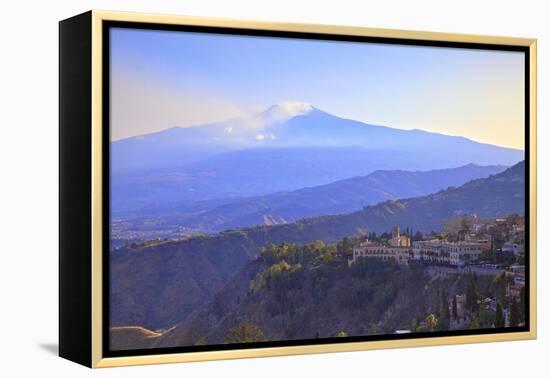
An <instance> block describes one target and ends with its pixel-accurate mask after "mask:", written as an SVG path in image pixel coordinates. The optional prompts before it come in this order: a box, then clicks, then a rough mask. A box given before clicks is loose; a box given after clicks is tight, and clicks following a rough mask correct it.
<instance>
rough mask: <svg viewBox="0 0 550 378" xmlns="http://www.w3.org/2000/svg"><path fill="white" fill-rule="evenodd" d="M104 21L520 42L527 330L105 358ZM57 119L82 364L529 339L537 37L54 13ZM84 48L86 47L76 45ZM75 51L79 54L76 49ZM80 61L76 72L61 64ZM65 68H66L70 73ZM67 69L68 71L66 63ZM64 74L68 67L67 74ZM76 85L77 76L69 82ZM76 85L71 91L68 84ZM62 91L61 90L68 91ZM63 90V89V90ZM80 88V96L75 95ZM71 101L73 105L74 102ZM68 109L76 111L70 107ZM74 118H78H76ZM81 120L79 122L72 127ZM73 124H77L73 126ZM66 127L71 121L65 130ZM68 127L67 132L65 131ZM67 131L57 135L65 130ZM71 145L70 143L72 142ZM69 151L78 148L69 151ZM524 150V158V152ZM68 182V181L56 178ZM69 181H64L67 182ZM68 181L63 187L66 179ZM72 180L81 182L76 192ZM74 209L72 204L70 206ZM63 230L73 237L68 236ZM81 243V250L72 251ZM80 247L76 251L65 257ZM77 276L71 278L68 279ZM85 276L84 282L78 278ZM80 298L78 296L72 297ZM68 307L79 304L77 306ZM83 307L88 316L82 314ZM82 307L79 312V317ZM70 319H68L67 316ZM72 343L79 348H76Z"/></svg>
mask: <svg viewBox="0 0 550 378" xmlns="http://www.w3.org/2000/svg"><path fill="white" fill-rule="evenodd" d="M106 22H130V23H140V24H157V25H176V26H177V25H188V26H201V27H203V26H206V27H216V28H238V29H245V30H256V31H257V30H261V31H273V32H296V33H315V34H321V35H322V34H327V35H344V36H357V37H376V38H381V39H384V38H396V39H400V40H414V41H434V42H453V43H455V42H456V43H468V44H480V45H484V44H487V45H504V46H520V47H523V48H525V49H527V50H528V56H529V66H528V75H529V76H528V77H526V84H528V85H529V102H528V115H527V117H528V122H529V136H528V142H529V145H528V146H527V145H526V151H528V154H529V156H528V159H529V166H528V169H529V170H528V173H529V176H528V182H529V186H528V187H529V193H528V197H529V235H526V239H527V238H528V240H529V252H528V253H529V276H528V278H527V279H528V282H529V293H528V295H529V302H528V303H529V330H528V331H525V332H506V333H491V334H476V335H457V336H442V337H439V336H433V337H428V338H405V339H399V340H379V341H361V342H346V343H330V344H314V345H300V346H276V347H266V348H253V349H230V350H215V351H203V352H189V353H169V354H155V355H137V356H122V357H105V356H104V353H103V346H104V345H105V344H104V341H105V340H104V333H103V326H104V324H103V318H104V308H103V301H104V287H103V276H104V274H107V273H106V272H105V271H104V251H103V249H104V244H103V241H104V238H105V235H104V224H103V222H104V221H103V219H104V218H103V215H104V214H103V212H104V210H105V207H104V203H103V193H104V190H105V187H104V180H103V177H104V176H103V167H104V164H105V162H104V161H103V156H104V155H103V149H104V148H105V135H103V133H102V132H103V126H102V123H103V122H104V120H105V114H104V111H103V108H104V104H105V103H104V98H103V91H104V88H103V86H104V81H103V68H104V64H105V59H104V58H105V56H104V44H103V42H104V41H103V37H104V34H103V30H104V24H105V23H106ZM60 30H61V32H60V76H61V78H60V88H61V92H62V93H61V95H60V127H61V143H60V145H61V147H60V148H61V152H60V153H61V158H60V160H61V162H60V164H61V168H62V169H61V178H60V180H61V188H62V189H61V194H60V200H61V203H60V207H61V216H60V218H61V229H60V235H61V236H60V355H61V356H62V357H65V358H68V359H70V360H73V361H76V362H78V363H81V364H83V365H86V366H89V367H94V368H96V367H114V366H129V365H143V364H160V363H174V362H190V361H208V360H219V359H238V358H251V357H268V356H284V355H301V354H311V353H328V352H348V351H360V350H371V349H388V348H403V347H423V346H436V345H449V344H466V343H482V342H495V341H513V340H529V339H535V338H536V336H537V323H536V322H537V316H536V314H537V291H536V289H537V277H536V272H537V263H536V243H537V240H536V235H537V232H536V227H537V217H536V214H537V206H536V203H537V153H536V148H537V147H536V145H537V134H536V123H537V119H536V117H537V109H536V98H537V90H536V82H537V80H536V69H537V64H536V61H537V58H536V54H537V52H536V51H537V42H536V39H529V38H513V37H500V36H482V35H468V34H452V33H435V32H424V31H407V30H392V29H377V28H365V27H351V26H335V25H317V24H294V23H275V22H259V21H246V20H230V19H217V18H208V17H187V16H174V15H160V14H144V13H127V12H110V11H96V10H94V11H90V12H87V13H85V14H83V15H80V16H76V17H74V18H71V19H68V20H66V21H62V22H61V24H60ZM83 49H84V50H85V51H86V53H84V54H83V53H82V51H83ZM76 55H79V58H76V57H75V56H76ZM70 64H74V65H78V64H80V69H81V71H78V69H77V68H74V67H69V65H70ZM71 70H73V71H74V72H73V71H71ZM75 70H76V71H75ZM71 72H72V73H71ZM75 83H76V84H75ZM75 85H77V87H76V88H77V89H75ZM69 92H70V95H69ZM64 93H65V94H64ZM80 94H81V95H80ZM76 101H78V102H79V104H75V102H76ZM75 109H80V111H76V112H75ZM75 122H79V123H80V124H78V125H77V124H75ZM82 122H86V123H88V125H89V126H88V125H81V123H82ZM77 127H78V128H80V130H81V131H78V130H75V128H77ZM71 128H72V129H71ZM71 133H73V134H71ZM74 133H77V134H78V135H76V138H79V140H80V141H81V142H82V143H83V144H84V145H89V148H88V149H87V150H84V151H81V152H80V153H89V156H88V158H89V163H90V165H89V167H85V168H86V169H85V172H81V173H79V174H81V175H83V176H82V177H85V178H84V179H83V181H81V183H80V184H78V185H76V186H75V184H74V174H76V173H75V172H76V170H82V169H83V167H82V166H78V167H74V166H71V165H70V164H71V163H70V162H68V160H70V157H69V155H67V154H70V153H71V151H72V153H77V150H74V149H72V150H71V147H67V146H69V144H74V143H75V142H74V139H75V134H74ZM64 135H66V137H64ZM75 148H78V147H75ZM77 156H78V155H77ZM526 158H527V156H526ZM64 180H67V181H64ZM68 180H72V181H73V183H72V184H69V183H68ZM68 185H72V187H70V188H69V187H68ZM79 185H81V187H80V189H82V190H80V191H79ZM81 196H86V198H87V200H86V202H84V203H83V205H82V206H84V209H85V210H86V211H85V212H84V213H83V214H82V213H80V216H84V217H89V218H87V219H88V220H87V221H82V222H80V223H79V222H75V221H74V220H75V219H76V218H75V217H78V215H76V214H73V213H71V210H70V209H68V207H69V206H72V205H73V204H74V203H75V201H79V200H81V199H82V197H81ZM75 211H76V210H75ZM69 233H71V234H72V235H74V236H73V239H70V238H69V237H68V235H69ZM81 251H83V252H82V253H81ZM71 254H73V255H74V254H80V257H77V256H76V257H75V256H70V255H71ZM77 276H78V277H77ZM86 282H89V284H86ZM77 296H79V297H80V298H76V297H77ZM74 307H79V309H78V310H76V309H75V308H74ZM88 313H89V314H88ZM83 314H88V315H86V316H84V317H83ZM77 318H78V319H79V320H75V319H77ZM77 349H78V350H77Z"/></svg>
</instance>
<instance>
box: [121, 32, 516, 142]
mask: <svg viewBox="0 0 550 378" xmlns="http://www.w3.org/2000/svg"><path fill="white" fill-rule="evenodd" d="M110 43H111V55H110V56H111V62H110V65H111V88H110V91H111V92H110V93H111V115H110V117H111V139H112V140H118V139H123V138H127V137H130V136H135V135H143V134H147V133H151V132H155V131H160V130H163V129H167V128H170V127H174V126H180V127H187V126H193V125H199V124H205V123H210V122H216V121H224V120H227V119H230V118H235V117H245V116H248V115H252V114H255V113H258V112H261V111H263V110H265V109H267V108H268V107H270V106H271V105H274V104H277V103H280V102H282V101H300V102H306V103H309V104H311V105H313V106H314V107H316V108H318V109H321V110H323V111H325V112H328V113H331V114H333V115H336V116H339V117H343V118H350V119H354V120H358V121H362V122H365V123H369V124H375V125H382V126H388V127H393V128H399V129H407V130H408V129H423V130H427V131H433V132H439V133H443V134H447V135H460V136H464V137H467V138H470V139H473V140H476V141H479V142H484V143H490V144H495V145H500V146H505V147H513V148H518V149H524V63H525V62H524V56H523V53H520V52H501V51H491V50H474V49H458V48H441V47H419V46H405V45H388V44H373V43H359V42H340V41H316V40H304V39H287V38H272V37H251V36H235V35H233V36H232V35H222V34H204V33H190V32H178V31H154V30H138V29H126V28H114V29H112V31H111V40H110Z"/></svg>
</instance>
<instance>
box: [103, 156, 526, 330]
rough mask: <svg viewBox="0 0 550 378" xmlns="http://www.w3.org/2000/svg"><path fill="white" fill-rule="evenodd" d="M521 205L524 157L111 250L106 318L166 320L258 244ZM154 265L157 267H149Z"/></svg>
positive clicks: (217, 285) (434, 226)
mask: <svg viewBox="0 0 550 378" xmlns="http://www.w3.org/2000/svg"><path fill="white" fill-rule="evenodd" d="M524 211H525V163H524V162H523V161H522V162H520V163H518V164H516V165H514V166H513V167H511V168H508V169H506V170H505V171H503V172H501V173H498V174H495V175H492V176H490V177H488V178H481V179H476V180H472V181H469V182H468V183H466V184H464V185H462V186H460V187H458V188H449V189H445V190H442V191H439V192H437V193H434V194H431V195H428V196H422V197H416V198H409V199H401V200H392V201H385V202H382V203H379V204H377V205H371V206H367V207H365V208H364V209H362V210H360V211H356V212H353V213H350V214H343V215H332V216H322V217H315V218H309V219H303V220H299V221H296V222H294V223H291V224H284V225H277V226H260V227H253V228H245V229H235V230H229V231H225V232H222V233H219V234H216V235H213V236H209V237H197V238H192V239H189V240H186V241H180V242H170V243H164V244H159V245H154V246H149V247H139V248H137V249H136V248H125V249H122V250H120V251H116V252H112V253H111V254H110V259H111V287H110V290H111V294H110V295H111V307H110V309H111V324H110V325H111V326H131V325H139V326H143V327H146V328H149V329H153V330H157V329H159V328H168V327H171V326H173V325H174V324H176V323H179V322H182V321H184V320H185V319H186V318H187V317H188V316H189V314H191V313H192V312H193V311H194V310H196V309H197V308H199V306H201V305H202V304H204V303H206V302H207V301H209V300H210V299H211V298H212V297H213V295H215V294H216V293H217V292H218V291H219V290H221V288H222V287H223V286H224V285H225V284H226V283H227V282H228V280H229V279H230V277H231V276H232V275H233V274H234V273H235V272H236V271H237V270H238V269H239V268H240V267H242V266H243V265H244V264H245V263H246V262H247V261H248V260H249V259H250V258H252V257H254V256H256V254H257V253H258V249H259V248H260V247H261V246H266V245H269V244H280V243H283V242H289V243H310V242H313V241H315V240H322V241H324V242H335V241H337V240H340V239H342V238H343V237H345V236H351V235H358V234H363V233H365V232H368V231H376V232H383V231H388V230H391V228H392V227H393V226H395V225H400V226H401V227H402V228H404V227H407V226H411V227H413V228H414V229H415V230H418V231H430V230H439V229H440V228H441V224H442V221H443V220H444V219H446V218H449V217H452V216H456V215H461V214H470V213H473V212H475V213H477V214H478V215H479V216H483V217H485V216H504V215H508V214H512V213H518V214H524ZM152 267H154V269H152Z"/></svg>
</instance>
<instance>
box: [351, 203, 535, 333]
mask: <svg viewBox="0 0 550 378" xmlns="http://www.w3.org/2000/svg"><path fill="white" fill-rule="evenodd" d="M388 236H390V235H388V234H385V235H381V236H377V235H376V234H370V236H369V237H367V238H363V240H362V241H359V242H358V243H357V244H356V245H355V246H354V247H353V249H352V253H351V255H348V260H347V263H348V267H352V266H353V265H354V264H356V263H357V262H359V261H361V259H379V260H383V261H390V260H395V261H396V262H397V263H398V264H401V265H409V264H413V263H422V264H424V265H425V266H427V271H428V272H429V274H431V275H432V276H433V277H434V278H437V277H446V276H447V277H448V276H456V275H462V274H473V275H477V276H485V277H493V283H494V284H495V285H501V286H502V288H503V289H502V294H501V295H500V298H497V296H492V297H487V298H476V303H477V306H480V307H481V308H483V309H485V310H487V311H489V312H492V313H498V315H497V316H496V318H497V320H496V321H495V325H494V326H495V327H497V326H501V327H510V326H521V325H523V324H524V319H520V320H518V317H517V314H515V313H517V312H518V311H519V310H518V306H519V304H520V303H523V301H524V298H525V218H524V217H521V216H517V215H512V216H508V217H503V218H490V219H479V218H478V217H477V216H476V215H475V214H472V215H469V216H463V217H459V218H453V219H448V220H446V221H445V222H444V230H443V231H442V232H440V233H434V232H432V233H430V234H427V235H422V234H421V233H419V232H418V233H415V234H414V235H413V233H412V230H410V229H408V228H407V229H406V231H405V232H404V233H402V232H401V230H400V228H399V226H395V227H394V228H393V230H392V233H391V237H388ZM469 295H470V296H473V295H474V294H472V293H470V294H469ZM469 302H471V300H469V299H468V293H466V292H465V293H461V294H456V295H454V296H452V298H451V299H450V300H448V301H447V303H446V305H445V306H444V307H448V308H446V309H445V311H447V310H449V312H450V313H451V312H452V314H453V317H452V320H453V321H452V322H451V323H450V328H460V327H461V325H463V324H465V323H466V322H467V321H468V320H469V319H468V318H469V315H468V311H467V308H468V307H469V306H470V307H471V306H472V305H471V304H470V305H469V304H468V303H469ZM523 310H524V309H523ZM523 310H522V311H523ZM498 318H500V320H499V319H498ZM396 332H397V333H408V332H411V330H410V329H403V330H398V331H396Z"/></svg>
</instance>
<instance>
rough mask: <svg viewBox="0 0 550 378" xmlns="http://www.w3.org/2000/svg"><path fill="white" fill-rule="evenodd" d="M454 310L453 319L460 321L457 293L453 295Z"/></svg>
mask: <svg viewBox="0 0 550 378" xmlns="http://www.w3.org/2000/svg"><path fill="white" fill-rule="evenodd" d="M452 311H453V319H454V320H455V321H458V304H457V303H456V295H453V306H452Z"/></svg>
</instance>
